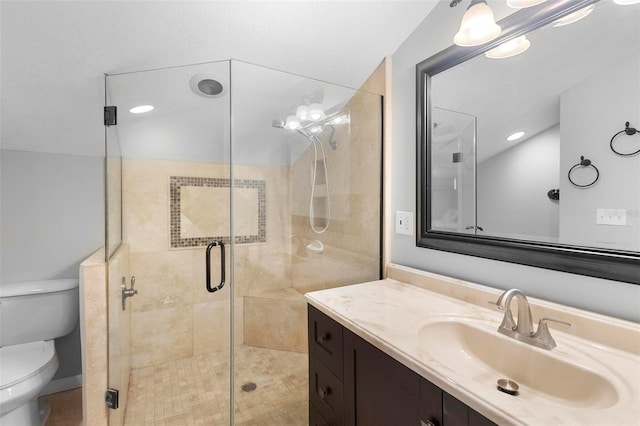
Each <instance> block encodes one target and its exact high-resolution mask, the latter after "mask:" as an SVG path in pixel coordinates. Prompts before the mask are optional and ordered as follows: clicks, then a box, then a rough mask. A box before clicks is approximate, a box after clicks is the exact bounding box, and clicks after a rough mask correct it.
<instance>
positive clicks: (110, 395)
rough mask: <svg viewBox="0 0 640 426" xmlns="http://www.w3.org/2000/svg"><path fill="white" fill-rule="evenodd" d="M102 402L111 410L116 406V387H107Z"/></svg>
mask: <svg viewBox="0 0 640 426" xmlns="http://www.w3.org/2000/svg"><path fill="white" fill-rule="evenodd" d="M104 402H105V403H106V404H107V407H109V408H111V409H113V410H115V409H116V408H118V389H111V388H108V389H107V392H105V394H104Z"/></svg>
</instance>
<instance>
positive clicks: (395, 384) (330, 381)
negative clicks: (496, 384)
mask: <svg viewBox="0 0 640 426" xmlns="http://www.w3.org/2000/svg"><path fill="white" fill-rule="evenodd" d="M308 312H309V323H308V326H309V424H310V425H366V426H375V425H387V426H388V425H393V426H396V425H398V426H402V425H415V426H422V425H426V426H431V425H434V426H459V425H465V426H467V425H470V426H489V425H494V423H493V422H491V421H490V420H488V419H487V418H485V417H483V416H482V415H480V414H479V413H477V412H476V411H474V410H472V409H471V408H469V407H467V406H466V405H465V404H463V403H462V402H460V401H458V400H457V399H456V398H454V397H452V396H451V395H449V394H447V393H446V392H444V391H442V390H441V389H440V388H438V387H437V386H436V385H434V384H432V383H430V382H429V381H427V380H425V379H424V378H422V377H421V376H420V375H418V374H417V373H415V372H414V371H412V370H410V369H409V368H407V367H405V366H404V365H403V364H402V363H400V362H398V361H396V360H395V359H393V358H392V357H390V356H389V355H387V354H385V353H384V352H382V351H381V350H380V349H378V348H376V347H375V346H373V345H371V344H370V343H368V342H367V341H365V340H364V339H362V338H360V337H358V336H357V335H355V334H354V333H352V332H351V331H349V330H348V329H346V328H344V327H342V326H341V325H340V324H338V323H337V322H336V321H334V320H332V319H331V318H329V317H328V316H326V315H325V314H323V313H322V312H320V311H319V310H317V309H316V308H314V307H313V306H311V305H309V311H308Z"/></svg>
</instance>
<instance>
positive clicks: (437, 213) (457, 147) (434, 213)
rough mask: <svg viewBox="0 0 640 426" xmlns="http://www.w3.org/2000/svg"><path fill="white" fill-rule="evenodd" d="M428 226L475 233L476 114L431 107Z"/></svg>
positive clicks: (479, 229) (436, 229) (477, 230)
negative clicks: (429, 215) (429, 210)
mask: <svg viewBox="0 0 640 426" xmlns="http://www.w3.org/2000/svg"><path fill="white" fill-rule="evenodd" d="M432 123H433V124H432V125H433V129H432V142H431V145H432V156H431V185H432V189H431V229H433V230H435V231H449V232H460V233H467V234H476V233H477V232H481V231H482V227H481V226H478V224H477V223H476V190H475V187H476V155H475V147H476V117H474V116H473V115H470V114H465V113H461V112H458V111H450V110H446V109H443V108H435V107H434V108H433V118H432Z"/></svg>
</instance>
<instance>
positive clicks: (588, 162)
mask: <svg viewBox="0 0 640 426" xmlns="http://www.w3.org/2000/svg"><path fill="white" fill-rule="evenodd" d="M576 167H593V169H594V170H595V171H596V178H595V179H594V180H593V181H592V182H590V183H588V184H586V185H579V184H577V183H575V182H574V181H573V179H571V173H572V172H573V171H574V170H575V168H576ZM567 176H568V178H569V182H571V184H572V185H573V186H577V187H578V188H589V187H590V186H593V185H595V183H596V182H597V181H598V179H600V170H598V168H597V167H596V166H594V165H593V164H591V160H588V159H586V158H584V155H581V156H580V162H579V163H578V164H576V165H575V166H573V167H571V168H570V169H569V173H567Z"/></svg>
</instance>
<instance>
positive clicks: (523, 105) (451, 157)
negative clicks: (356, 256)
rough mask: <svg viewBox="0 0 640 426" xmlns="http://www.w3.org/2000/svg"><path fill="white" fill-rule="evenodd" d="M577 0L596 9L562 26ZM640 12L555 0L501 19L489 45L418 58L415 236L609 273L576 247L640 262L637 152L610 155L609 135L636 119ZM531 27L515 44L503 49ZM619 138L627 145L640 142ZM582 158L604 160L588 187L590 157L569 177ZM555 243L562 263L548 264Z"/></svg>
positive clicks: (639, 7)
mask: <svg viewBox="0 0 640 426" xmlns="http://www.w3.org/2000/svg"><path fill="white" fill-rule="evenodd" d="M587 8H589V9H587ZM580 9H582V10H583V11H584V10H590V13H587V14H584V17H583V19H581V20H579V21H576V22H573V23H571V24H565V25H558V20H559V19H560V18H562V17H564V16H567V15H569V14H570V13H572V12H576V11H578V10H580ZM639 22H640V4H635V5H628V6H621V5H618V4H616V3H614V2H610V1H593V0H591V1H589V0H581V1H569V0H560V1H556V2H548V3H544V4H542V5H539V6H535V7H532V8H527V9H522V10H519V11H517V12H515V13H514V14H512V15H510V16H508V17H507V18H505V19H503V20H502V21H500V23H499V24H500V25H501V26H502V28H503V30H504V31H503V33H502V35H501V36H500V38H498V39H496V40H495V41H492V42H490V43H487V44H485V45H483V46H479V47H477V48H460V47H458V46H452V47H450V48H449V49H446V50H445V51H443V52H441V53H439V54H438V55H436V56H434V57H432V58H429V59H427V60H425V61H423V62H422V63H420V64H418V65H417V84H418V87H417V89H418V97H419V99H418V108H419V111H418V117H419V120H418V124H419V128H418V131H419V141H418V143H419V146H418V149H419V153H420V157H419V158H420V160H419V161H420V171H419V176H418V182H419V185H420V188H419V190H418V191H419V193H418V200H419V209H420V210H421V211H420V220H419V236H418V245H420V246H424V247H430V248H438V249H442V250H448V251H455V252H462V253H467V254H473V255H477V256H483V257H490V258H497V259H503V260H508V261H513V262H516V263H525V264H535V265H536V266H543V267H550V268H552V269H560V270H568V271H569V272H577V273H584V274H588V275H595V276H603V277H607V278H610V277H611V274H609V273H608V272H606V271H604V270H603V269H602V268H600V266H601V265H599V266H595V267H593V268H591V266H588V267H587V269H589V270H582V269H581V267H580V266H575V265H574V262H573V261H574V260H575V256H573V255H574V254H576V253H581V254H587V253H588V254H589V255H594V256H595V257H594V258H593V259H594V260H595V259H598V261H600V260H602V258H598V256H601V255H602V254H603V253H604V251H607V252H608V251H611V253H612V256H613V258H615V259H619V257H618V256H620V255H621V254H622V253H623V252H624V253H628V254H630V257H631V258H632V259H633V260H632V261H633V262H636V263H637V261H638V260H637V258H638V253H639V252H640V213H639V212H640V155H631V156H621V155H616V154H615V153H614V152H612V150H611V148H610V143H609V141H610V139H611V137H612V136H613V135H614V134H616V133H617V132H619V131H620V130H621V129H624V126H625V122H626V121H631V126H632V127H633V126H634V125H635V126H636V127H638V126H640V124H638V123H640V78H639V76H640V24H639ZM525 34H526V41H525V42H524V43H525V45H524V47H523V49H522V50H521V52H520V53H519V54H515V55H510V54H507V55H503V56H504V57H502V58H496V55H495V52H496V51H498V50H500V49H499V46H500V45H501V44H503V43H505V42H507V41H513V44H515V40H525V39H524V38H523V37H522V36H523V35H525ZM527 42H528V43H527ZM465 118H466V120H465ZM465 121H466V122H465ZM634 122H635V123H634ZM516 134H519V137H517V135H516ZM623 135H625V136H626V134H624V133H623ZM624 139H625V140H620V141H619V142H618V141H616V143H619V144H620V146H621V148H620V151H622V152H634V151H635V150H637V149H638V148H640V147H636V149H634V147H633V143H634V142H635V143H636V144H638V143H639V142H638V141H636V140H635V139H636V138H633V137H629V136H626V137H625V138H624ZM637 139H638V140H640V138H637ZM623 146H624V147H623ZM581 157H584V158H587V159H590V161H591V162H592V165H594V166H597V169H598V171H599V176H598V180H597V181H595V182H594V183H593V184H589V185H581V183H584V182H592V181H593V177H594V176H592V175H593V170H595V168H594V167H579V168H576V169H574V172H573V174H572V176H571V177H572V178H573V180H574V181H575V182H577V184H576V183H575V182H574V183H572V182H571V180H570V179H569V176H568V172H569V170H570V169H571V168H572V167H573V166H574V165H575V164H576V163H580V161H581V160H580V158H581ZM461 242H464V243H465V245H460V244H459V243H461ZM474 244H476V246H475V248H474V246H473V245H474ZM516 247H517V250H519V251H518V253H519V254H515V252H514V251H510V250H512V249H514V250H515V248H516ZM533 249H535V250H536V251H535V253H536V256H537V255H538V254H540V256H541V258H540V259H538V260H536V261H532V260H530V259H529V251H531V250H533ZM505 250H506V251H505ZM554 253H556V254H557V253H563V256H565V255H566V259H563V260H562V261H560V260H558V261H555V263H554V262H551V264H550V263H548V262H547V261H546V260H545V261H542V258H545V259H546V257H553V254H554ZM608 255H609V254H607V256H608ZM627 259H629V257H627ZM630 261H631V260H630ZM531 262H533V263H531ZM596 263H599V262H596ZM605 263H606V260H605ZM613 275H615V273H614V274H613ZM614 279H615V278H614ZM620 279H623V280H627V279H626V278H620ZM635 280H636V281H638V278H636V279H635ZM631 281H633V280H631ZM634 282H635V281H634Z"/></svg>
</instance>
